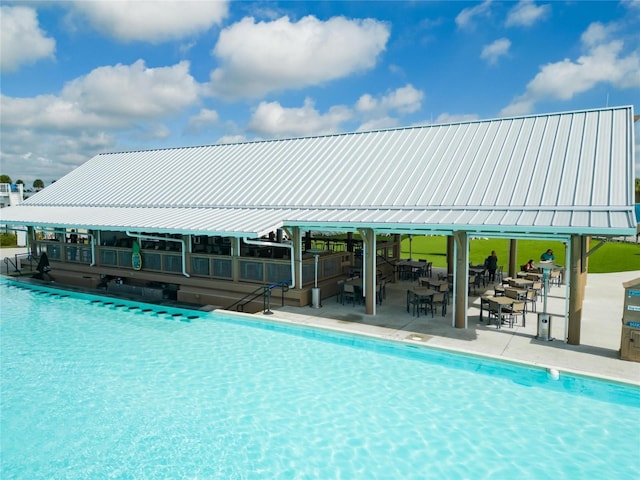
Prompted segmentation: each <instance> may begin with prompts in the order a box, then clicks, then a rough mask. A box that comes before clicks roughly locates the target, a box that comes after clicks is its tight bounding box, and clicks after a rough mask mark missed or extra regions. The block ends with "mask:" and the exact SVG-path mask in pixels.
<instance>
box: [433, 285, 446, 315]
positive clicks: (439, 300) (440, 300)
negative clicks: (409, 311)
mask: <svg viewBox="0 0 640 480" xmlns="http://www.w3.org/2000/svg"><path fill="white" fill-rule="evenodd" d="M447 303H449V292H448V291H446V292H442V291H440V292H438V293H436V294H434V295H433V300H432V306H433V308H435V307H436V305H440V306H441V309H442V316H443V317H444V316H445V315H446V314H447Z"/></svg>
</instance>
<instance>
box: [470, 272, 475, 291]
mask: <svg viewBox="0 0 640 480" xmlns="http://www.w3.org/2000/svg"><path fill="white" fill-rule="evenodd" d="M471 289H473V294H474V295H475V294H476V275H475V274H473V273H472V274H471V275H469V295H471Z"/></svg>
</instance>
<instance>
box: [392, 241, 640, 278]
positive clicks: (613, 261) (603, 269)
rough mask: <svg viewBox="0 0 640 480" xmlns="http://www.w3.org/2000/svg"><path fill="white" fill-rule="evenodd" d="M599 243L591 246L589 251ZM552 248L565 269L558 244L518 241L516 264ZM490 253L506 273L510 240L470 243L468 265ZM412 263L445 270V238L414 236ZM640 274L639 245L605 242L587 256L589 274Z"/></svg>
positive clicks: (404, 250) (405, 245) (405, 251)
mask: <svg viewBox="0 0 640 480" xmlns="http://www.w3.org/2000/svg"><path fill="white" fill-rule="evenodd" d="M598 243H599V242H598V241H592V242H591V248H593V247H594V246H595V245H597V244H598ZM547 248H551V249H552V250H553V253H554V255H555V257H556V260H555V262H556V263H558V264H560V265H566V261H565V246H564V244H563V243H562V242H558V241H542V240H518V246H517V264H518V266H520V265H523V264H525V263H527V261H528V260H529V259H531V258H532V259H533V260H534V261H536V262H537V261H538V260H540V255H541V254H542V252H544V251H545V250H547ZM491 250H495V251H496V254H497V255H498V265H504V269H505V270H506V269H507V265H508V262H509V240H508V239H502V238H491V239H479V238H478V239H472V240H471V241H470V243H469V261H471V262H472V263H473V264H474V265H475V264H481V263H484V259H485V258H486V257H488V256H489V254H490V253H491ZM411 253H412V258H413V259H419V258H424V259H427V260H428V261H430V262H433V266H434V267H446V265H447V238H446V237H427V236H419V235H416V236H414V237H413V240H412V242H411ZM408 257H409V239H408V237H407V238H404V239H403V240H402V258H408ZM632 270H640V244H637V243H623V242H607V243H606V244H605V245H603V246H602V247H601V248H599V249H598V250H596V251H595V252H594V253H593V254H592V255H590V256H589V272H590V273H610V272H627V271H632Z"/></svg>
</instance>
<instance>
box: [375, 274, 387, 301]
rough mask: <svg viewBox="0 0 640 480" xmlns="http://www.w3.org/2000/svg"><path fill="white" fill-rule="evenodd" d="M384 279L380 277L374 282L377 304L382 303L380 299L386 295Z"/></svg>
mask: <svg viewBox="0 0 640 480" xmlns="http://www.w3.org/2000/svg"><path fill="white" fill-rule="evenodd" d="M385 283H386V280H384V279H382V280H380V281H379V282H378V283H377V284H376V301H377V302H378V305H382V300H383V299H384V298H385V297H386V296H387V293H386V285H385Z"/></svg>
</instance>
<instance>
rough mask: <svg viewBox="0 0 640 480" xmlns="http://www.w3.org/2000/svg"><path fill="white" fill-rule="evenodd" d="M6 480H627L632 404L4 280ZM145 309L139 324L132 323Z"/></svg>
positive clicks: (259, 326) (371, 343)
mask: <svg viewBox="0 0 640 480" xmlns="http://www.w3.org/2000/svg"><path fill="white" fill-rule="evenodd" d="M0 295H1V299H2V305H1V307H2V308H1V310H0V311H1V313H0V335H1V336H0V339H1V342H2V345H1V346H2V348H1V360H2V363H1V366H0V369H1V384H0V385H1V400H0V401H1V404H0V407H1V418H0V420H1V422H0V428H1V432H0V433H1V440H0V441H1V450H2V458H1V462H2V463H1V467H2V468H1V471H0V474H1V477H2V478H3V479H12V478H29V479H37V478H47V479H52V478H61V479H62V478H64V479H87V478H92V479H93V478H223V479H232V478H238V479H245V478H246V479H254V478H268V479H272V478H287V479H288V478H320V479H328V478H345V479H354V478H363V479H375V478H380V479H399V478H402V479H411V478H421V479H422V478H439V479H440V478H473V479H479V478H554V479H558V478H560V479H561V478H571V479H574V478H627V477H629V478H630V477H631V476H632V474H633V475H635V472H637V471H638V468H639V467H640V459H639V458H640V456H639V455H638V442H639V441H640V439H639V438H638V435H639V434H638V430H637V422H636V421H635V420H633V419H637V418H638V415H639V414H640V399H639V392H640V390H639V389H637V388H632V387H630V386H626V385H622V384H616V383H607V382H601V381H596V380H592V379H587V378H583V377H577V376H576V377H574V376H566V375H562V376H561V377H560V379H559V380H557V381H555V380H553V379H552V378H551V377H550V376H549V375H548V374H547V373H546V372H545V371H544V370H537V369H533V368H531V369H529V368H523V367H521V366H518V365H514V364H510V363H501V362H497V361H492V360H484V359H479V358H477V357H472V356H463V355H457V354H449V353H446V352H440V351H432V350H430V349H427V348H422V347H414V346H404V345H399V344H394V343H387V342H382V341H377V340H372V339H366V338H361V337H355V336H348V335H342V334H333V333H326V332H322V331H319V330H314V329H310V328H297V327H294V326H286V325H278V324H276V323H273V322H264V321H262V317H259V316H257V317H256V320H251V319H250V320H245V319H243V318H236V317H235V316H224V315H223V316H220V315H217V314H209V313H204V312H193V311H185V310H177V309H170V308H160V307H157V306H149V305H146V304H139V303H132V302H126V301H117V300H113V299H106V298H100V297H93V296H89V295H78V294H70V293H68V292H62V291H55V290H50V291H49V290H46V289H39V290H37V291H34V290H31V289H30V288H25V287H19V286H15V285H14V284H12V283H11V282H7V281H4V280H3V281H0ZM144 310H149V311H144Z"/></svg>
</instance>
